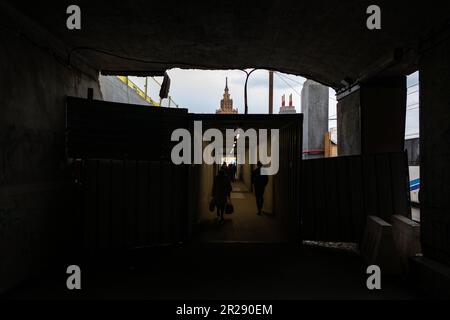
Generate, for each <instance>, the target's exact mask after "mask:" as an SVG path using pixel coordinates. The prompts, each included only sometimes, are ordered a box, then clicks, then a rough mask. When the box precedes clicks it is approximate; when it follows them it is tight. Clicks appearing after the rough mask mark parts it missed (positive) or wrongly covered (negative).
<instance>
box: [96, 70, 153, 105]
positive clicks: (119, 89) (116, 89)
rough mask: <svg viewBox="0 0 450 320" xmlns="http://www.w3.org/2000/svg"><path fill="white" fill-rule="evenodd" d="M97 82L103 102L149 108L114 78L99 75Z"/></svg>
mask: <svg viewBox="0 0 450 320" xmlns="http://www.w3.org/2000/svg"><path fill="white" fill-rule="evenodd" d="M99 81H100V89H101V91H102V95H103V100H105V101H111V102H119V103H131V104H139V105H147V106H150V104H149V103H148V102H147V101H145V100H144V99H142V97H141V96H140V95H138V94H137V93H136V92H135V91H134V90H132V89H131V88H130V87H129V86H127V85H126V84H125V83H123V82H122V81H120V79H118V78H117V77H115V76H102V75H100V77H99Z"/></svg>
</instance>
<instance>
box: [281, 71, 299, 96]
mask: <svg viewBox="0 0 450 320" xmlns="http://www.w3.org/2000/svg"><path fill="white" fill-rule="evenodd" d="M275 74H276V75H277V76H278V77H279V78H280V79H281V80H283V82H284V83H286V84H287V85H288V86H289V87H291V89H292V90H294V92H295V93H296V94H298V95H299V96H300V97H301V96H302V95H301V94H300V93H299V92H298V91H297V90H295V88H294V87H293V86H291V84H290V83H288V82H287V81H286V80H284V79H283V78H282V77H280V75H279V74H278V72H275Z"/></svg>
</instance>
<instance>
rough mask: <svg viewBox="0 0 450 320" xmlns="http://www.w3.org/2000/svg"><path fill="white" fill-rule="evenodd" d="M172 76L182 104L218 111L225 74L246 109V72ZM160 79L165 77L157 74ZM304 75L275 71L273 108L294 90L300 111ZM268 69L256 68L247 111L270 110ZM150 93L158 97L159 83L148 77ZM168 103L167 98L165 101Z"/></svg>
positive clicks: (176, 72)
mask: <svg viewBox="0 0 450 320" xmlns="http://www.w3.org/2000/svg"><path fill="white" fill-rule="evenodd" d="M168 73H169V76H170V80H171V83H170V96H171V97H172V99H173V100H174V102H175V103H176V104H178V105H179V107H182V108H187V109H189V112H193V113H215V112H216V109H218V108H219V105H220V100H221V99H222V98H223V90H224V88H225V78H226V77H228V88H229V90H230V94H231V98H232V99H233V105H234V107H235V108H238V111H239V113H243V112H244V106H245V104H244V84H245V78H246V74H245V73H244V72H243V71H241V70H214V71H210V70H181V69H172V70H169V71H168ZM130 79H131V80H132V81H133V82H135V83H136V84H138V85H139V86H140V87H141V86H142V87H143V84H144V78H137V77H130ZM155 79H156V80H157V81H159V82H161V81H162V78H158V77H157V78H155ZM305 80H306V79H305V78H303V77H299V76H294V75H288V74H283V73H278V72H276V73H275V74H274V90H273V91H274V92H273V100H274V112H276V113H278V111H279V108H280V106H281V96H282V95H283V94H286V103H287V102H288V97H289V94H292V100H293V104H294V106H295V107H296V110H297V112H299V111H300V94H301V91H302V84H303V82H305ZM268 87H269V72H268V71H267V70H256V71H254V72H253V73H252V74H251V75H250V78H249V80H248V108H249V110H248V112H249V113H268V101H269V91H268ZM148 90H149V91H148V92H149V95H150V96H151V97H153V98H154V99H156V98H157V97H158V95H159V86H158V85H157V84H156V83H155V82H154V81H153V80H149V89H148ZM334 95H335V93H334V90H331V89H330V97H329V115H330V118H333V119H334V118H336V99H335V96H334ZM163 105H164V106H167V101H163ZM330 125H331V126H336V121H335V120H330Z"/></svg>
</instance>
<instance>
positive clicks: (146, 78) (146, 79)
mask: <svg viewBox="0 0 450 320" xmlns="http://www.w3.org/2000/svg"><path fill="white" fill-rule="evenodd" d="M147 81H148V77H145V100H147V84H148V83H147Z"/></svg>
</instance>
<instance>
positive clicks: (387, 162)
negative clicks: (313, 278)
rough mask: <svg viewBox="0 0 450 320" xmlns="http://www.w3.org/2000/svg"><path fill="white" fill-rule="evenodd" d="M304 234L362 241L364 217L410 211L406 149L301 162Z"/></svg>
mask: <svg viewBox="0 0 450 320" xmlns="http://www.w3.org/2000/svg"><path fill="white" fill-rule="evenodd" d="M301 208H302V238H303V239H305V240H319V241H340V242H359V240H360V239H361V235H362V233H363V230H364V226H365V221H366V216H367V215H375V216H378V217H380V218H382V219H384V220H386V221H388V222H389V221H390V218H391V216H392V215H394V214H401V215H406V216H409V217H410V216H411V209H410V206H409V191H408V163H407V156H406V154H405V153H403V152H401V153H385V154H374V155H365V156H346V157H335V158H323V159H313V160H304V161H302V197H301Z"/></svg>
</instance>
